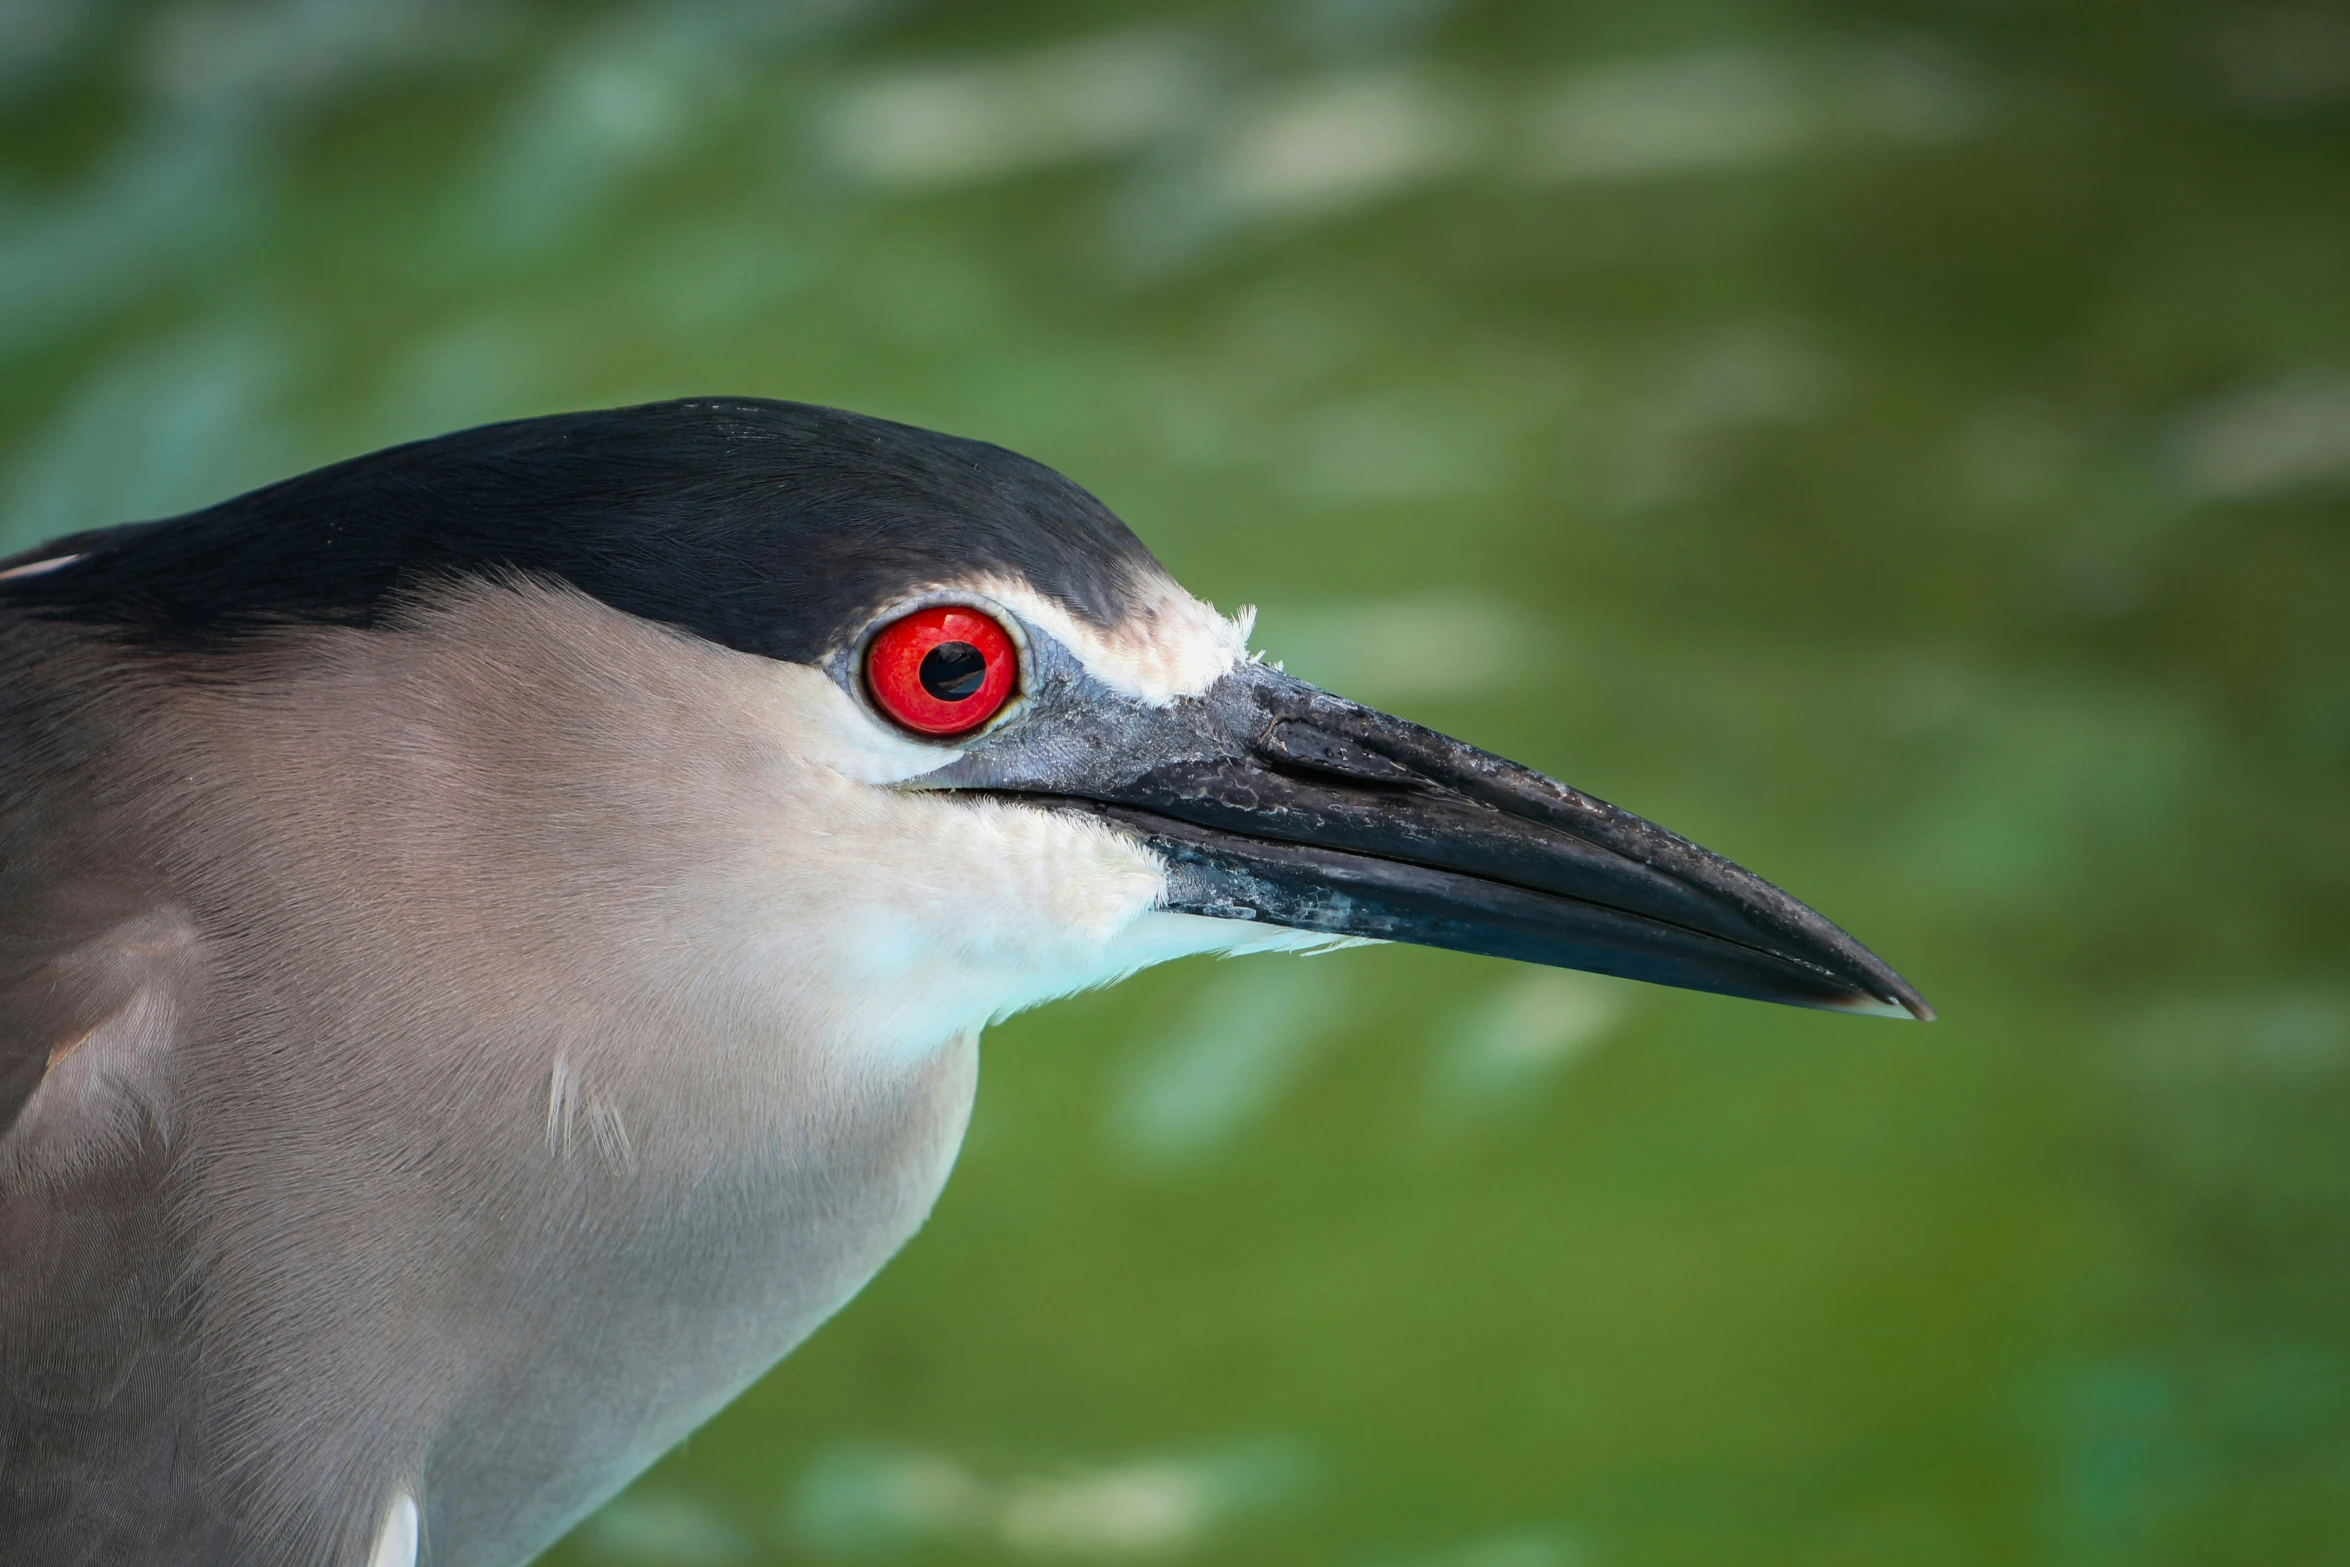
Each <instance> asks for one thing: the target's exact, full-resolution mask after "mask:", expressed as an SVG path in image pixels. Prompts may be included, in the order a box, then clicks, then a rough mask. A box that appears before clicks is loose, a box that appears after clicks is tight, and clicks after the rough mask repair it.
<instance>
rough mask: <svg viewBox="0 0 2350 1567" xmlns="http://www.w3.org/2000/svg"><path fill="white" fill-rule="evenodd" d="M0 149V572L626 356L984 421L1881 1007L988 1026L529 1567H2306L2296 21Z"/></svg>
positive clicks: (725, 84) (661, 383)
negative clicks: (902, 1133)
mask: <svg viewBox="0 0 2350 1567" xmlns="http://www.w3.org/2000/svg"><path fill="white" fill-rule="evenodd" d="M0 124H4V126H5V130H4V132H0V356H4V359H5V365H6V369H5V372H4V374H0V517H4V518H5V531H6V536H5V539H0V544H4V545H5V547H7V548H15V547H18V546H21V545H24V544H28V543H31V542H32V541H34V540H35V539H37V538H39V537H42V536H44V535H47V534H50V533H54V532H59V531H63V530H66V529H70V528H79V527H87V526H93V525H97V524H103V523H110V522H115V521H120V520H124V519H127V518H132V517H143V516H151V515H157V514H162V513H166V512H170V511H174V510H178V509H183V508H186V507H190V506H194V505H198V504H201V503H204V502H208V501H211V500H214V499H218V498H220V497H222V496H224V495H226V494H229V493H231V492H233V491H235V490H238V489H240V488H243V487H247V486H250V485H253V484H256V483H259V482H262V481H265V480H268V479H271V478H275V477H279V476H282V475H283V474H286V473H288V472H291V471H294V470H296V469H299V468H302V467H307V466H310V465H312V464H315V463H318V462H321V461H324V460H327V459H330V458H334V457H339V456H343V455H347V454H350V453H353V452H357V451H361V450H364V449H367V448H370V447H374V446H377V445H380V444H383V443H386V442H390V441H395V440H400V439H405V438H409V437H415V436H423V435H428V434H433V433H436V432H439V431H442V430H445V429H449V428H453V427H456V426H460V425H464V424H469V423H474V422H478V421H481V420H485V419H492V418H500V417H506V416H511V415H520V414H530V413H538V412H545V411H551V410H555V409H564V408H574V407H581V406H589V405H597V404H611V403H620V402H629V401H636V400H641V399H647V398H654V397H663V396H670V395H676V394H683V393H695V392H743V393H759V394H766V395H772V396H778V397H790V398H798V399H805V400H810V401H817V402H825V403H835V404H840V405H844V406H847V407H851V408H856V409H860V410H863V411H866V412H870V413H875V414H882V415H886V416H889V417H892V418H897V419H904V420H910V421H913V422H915V423H919V424H924V425H931V426H935V427H938V428H942V429H946V430H951V431H955V432H958V433H961V434H967V435H975V436H981V437H985V438H987V439H990V440H995V441H998V442H1001V443H1003V444H1005V445H1008V446H1012V447H1014V448H1017V449H1019V450H1021V451H1024V452H1027V453H1029V454H1031V455H1033V456H1036V457H1039V458H1041V459H1043V460H1045V461H1047V462H1050V463H1052V464H1054V465H1056V466H1058V467H1060V468H1062V469H1063V470H1065V471H1066V472H1068V473H1070V474H1071V475H1073V476H1075V477H1076V478H1077V479H1079V480H1080V481H1081V482H1083V483H1085V484H1086V485H1088V486H1089V487H1091V488H1092V489H1094V490H1095V491H1096V492H1097V493H1099V494H1100V495H1101V496H1103V497H1104V498H1105V499H1106V500H1107V501H1108V502H1109V503H1110V504H1111V505H1112V506H1113V507H1115V508H1116V509H1118V510H1119V511H1120V512H1121V513H1122V514H1123V515H1124V516H1125V517H1126V518H1127V519H1128V520H1129V521H1131V522H1132V523H1133V524H1134V526H1135V527H1136V528H1137V529H1138V530H1139V531H1140V532H1141V533H1142V534H1143V536H1144V537H1145V538H1146V539H1147V540H1148V541H1149V542H1150V543H1151V544H1152V545H1153V546H1154V547H1155V548H1156V549H1157V550H1158V551H1159V553H1160V554H1161V555H1162V557H1163V558H1164V559H1165V560H1166V561H1167V562H1168V563H1169V565H1170V566H1172V567H1173V568H1174V570H1175V571H1176V573H1177V574H1178V575H1179V576H1180V577H1182V578H1183V579H1184V581H1185V582H1187V583H1188V584H1190V585H1191V586H1192V587H1193V588H1194V589H1195V590H1197V591H1199V592H1201V593H1202V594H1204V595H1206V596H1208V597H1210V598H1213V599H1214V600H1216V601H1217V602H1219V603H1221V604H1224V605H1226V606H1227V607H1230V606H1233V605H1237V604H1240V603H1244V602H1256V603H1259V604H1261V605H1262V606H1263V615H1262V619H1261V621H1260V627H1259V635H1258V642H1259V645H1261V646H1262V647H1264V648H1266V649H1267V650H1268V651H1269V652H1270V653H1271V654H1273V655H1275V656H1281V657H1285V658H1286V659H1287V660H1288V662H1289V665H1290V667H1291V668H1292V669H1294V670H1297V671H1299V672H1300V673H1303V674H1305V675H1307V676H1308V677H1310V678H1315V679H1318V680H1321V681H1323V682H1324V683H1327V684H1330V685H1333V686H1335V687H1337V688H1338V689H1340V690H1342V691H1345V692H1347V693H1348V694H1351V695H1354V696H1357V697H1360V698H1362V699H1364V700H1367V701H1371V702H1375V703H1380V704H1384V705H1387V706H1390V707H1392V708H1395V709H1397V710H1400V711H1402V712H1404V713H1406V714H1408V715H1410V716H1411V717H1414V718H1417V719H1420V720H1423V721H1425V722H1428V723H1431V724H1434V725H1437V726H1439V727H1441V728H1444V729H1446V730H1449V731H1451V732H1454V733H1457V734H1461V735H1463V736H1465V737H1468V738H1470V739H1473V740H1475V741H1477V742H1479V743H1481V744H1484V745H1487V746H1489V747H1491V748H1494V749H1497V750H1500V751H1503V752H1506V753H1508V754H1510V755H1512V756H1515V757H1519V758H1522V759H1524V760H1526V761H1528V762H1531V763H1533V764H1535V765H1537V766H1540V767H1543V768H1545V769H1547V770H1549V771H1552V772H1555V773H1557V774H1559V775H1561V776H1562V777H1565V778H1566V779H1568V780H1570V781H1572V782H1574V783H1576V784H1578V785H1581V786H1583V787H1586V788H1588V789H1590V790H1592V791H1594V792H1596V793H1599V794H1601V795H1603V796H1605V797H1607V798H1610V799H1614V800H1616V801H1619V802H1620V803H1623V804H1625V805H1628V806H1630V807H1632V808H1633V809H1636V810H1638V811H1641V812H1643V813H1644V814H1647V815H1650V816H1653V817H1656V818H1658V819H1660V820H1662V821H1664V822H1665V823H1667V824H1668V825H1671V826H1673V827H1675V828H1677V829H1679V830H1681V831H1683V832H1685V833H1688V834H1690V835H1691V836H1694V837H1696V838H1697V839H1699V840H1700V841H1702V842H1704V843H1706V844H1709V845H1711V846H1713V847H1715V848H1718V849H1720V850H1722V851H1723V852H1725V853H1727V854H1729V855H1731V856H1732V857H1734V858H1736V859H1738V860H1740V861H1742V862H1744V863H1746V864H1748V865H1750V866H1753V867H1755V868H1756V869H1758V870H1760V871H1761V872H1762V873H1763V874H1765V875H1767V876H1770V877H1771V878H1773V879H1774V880H1777V881H1779V882H1781V883H1782V884H1783V885H1785V886H1787V887H1788V888H1790V889H1791V890H1792V891H1794V892H1795V893H1797V894H1798V895H1799V896H1802V897H1804V898H1806V899H1808V900H1810V901H1812V902H1814V903H1816V904H1817V905H1819V906H1820V907H1821V908H1823V909H1824V910H1826V911H1828V912H1829V913H1830V914H1831V915H1832V916H1833V917H1834V918H1836V919H1837V920H1838V921H1840V922H1841V923H1844V924H1846V925H1848V926H1849V927H1850V928H1851V929H1853V930H1854V931H1855V932H1856V933H1858V934H1859V935H1860V936H1861V937H1862V938H1863V939H1865V940H1867V941H1869V942H1870V943H1871V944H1872V945H1874V946H1875V947H1877V948H1878V950H1880V951H1881V952H1883V953H1884V954H1885V955H1886V956H1887V957H1888V958H1890V959H1891V960H1892V961H1893V962H1894V963H1895V964H1896V965H1897V966H1899V967H1901V968H1902V969H1903V970H1904V971H1905V972H1906V973H1907V974H1908V975H1909V976H1910V978H1912V979H1913V980H1914V981H1915V982H1917V984H1918V985H1919V986H1920V987H1921V988H1922V989H1923V990H1924V991H1925V993H1926V994H1927V995H1928V996H1929V997H1930V998H1931V999H1932V1000H1933V1001H1934V1002H1935V1003H1936V1004H1937V1005H1938V1006H1939V1007H1940V1008H1941V1009H1942V1012H1943V1021H1941V1022H1940V1023H1938V1024H1936V1025H1934V1026H1933V1027H1931V1028H1917V1027H1899V1026H1894V1025H1891V1024H1886V1023H1880V1022H1871V1021H1865V1020H1857V1019H1850V1018H1843V1017H1835V1016H1827V1015H1815V1014H1809V1013H1801V1012H1792V1011H1782V1010H1778V1009H1773V1008H1766V1007H1760V1006H1754V1005H1748V1004H1740V1003H1730V1002H1722V1001H1717V1000H1714V999H1711V998H1705V997H1698V996H1691V995H1684V994H1679V993H1667V992H1662V991H1654V990H1648V989H1644V988H1642V987H1638V986H1633V985H1628V984H1621V983H1616V982H1611V981H1601V980H1596V979H1590V978H1587V977H1585V976H1579V975H1561V974H1554V973H1549V972H1535V971H1528V970H1518V969H1512V968H1510V967H1508V966H1505V965H1502V964H1499V963H1494V962H1486V961H1477V960H1470V959H1465V958H1458V957H1454V956H1451V955H1448V954H1438V953H1429V952H1422V951H1413V950H1403V949H1369V950H1358V951H1351V952H1346V953H1341V954H1338V955H1334V956H1330V957H1326V958H1320V959H1314V960H1302V961H1301V960H1295V959H1289V960H1282V959H1254V960H1245V961H1238V962H1231V963H1224V964H1211V963H1196V964H1183V965H1177V966H1175V967H1173V968H1170V969H1167V970H1162V971H1159V972H1156V973H1153V974H1149V975H1146V976H1144V977H1142V978H1140V979H1138V980H1136V981H1134V982H1132V983H1130V984H1128V985H1126V986H1124V987H1123V988H1121V989H1119V990H1116V991H1113V992H1109V993H1106V994H1102V995H1097V996H1091V997H1086V998H1082V999H1079V1000H1076V1001H1072V1002H1067V1003H1063V1004H1060V1005H1058V1006H1055V1007H1052V1008H1049V1009H1046V1010H1045V1011H1043V1012H1040V1013H1037V1014H1034V1015H1031V1016H1028V1017H1025V1018H1021V1019H1019V1020H1017V1021H1015V1022H1013V1023H1012V1024H1010V1025H1008V1026H1006V1027H1003V1028H1001V1029H999V1030H998V1031H997V1032H996V1033H995V1034H994V1035H992V1036H991V1037H990V1039H989V1041H988V1046H987V1067H986V1072H985V1082H984V1087H983V1090H982V1092H981V1096H980V1102H979V1108H978V1113H977V1119H976V1121H975V1123H974V1125H973V1127H972V1130H971V1135H970V1141H969V1144H968V1147H967V1149H966V1151H965V1154H964V1157H963V1161H962V1167H961V1169H960V1171H959V1172H958V1174H957V1175H956V1178H955V1180H954V1182H953V1184H952V1185H951V1187H950V1188H949V1190H948V1192H947V1195H946V1197H945V1199H944V1200H943V1202H942V1203H941V1204H940V1206H939V1209H938V1212H937V1214H936V1216H935V1217H934V1219H933V1221H932V1223H931V1225H930V1227H929V1228H928V1229H927V1230H926V1231H925V1232H924V1233H923V1234H922V1235H921V1236H920V1238H918V1239H917V1240H916V1241H915V1243H914V1244H913V1245H912V1246H911V1247H910V1248H909V1249H908V1250H907V1252H906V1253H905V1254H904V1255H903V1256H902V1257H901V1258H900V1259H899V1260H898V1261H897V1262H895V1263H894V1264H892V1266H891V1267H890V1268H889V1269H888V1271H887V1272H885V1273H884V1274H883V1275H882V1276H881V1278H880V1279H879V1280H878V1281H877V1282H876V1283H875V1284H874V1285H873V1286H872V1287H871V1288H870V1289H869V1290H868V1291H867V1292H866V1294H865V1295H864V1296H863V1297H862V1298H861V1299H859V1300H858V1301H857V1302H856V1303H855V1304H854V1305H853V1306H851V1307H850V1308H849V1309H848V1310H847V1311H846V1312H844V1313H843V1314H842V1316H841V1317H840V1318H839V1320H837V1321H836V1322H834V1323H833V1324H832V1325H830V1326H828V1327H827V1328H825V1329H824V1330H823V1331H822V1332H821V1333H820V1334H819V1335H818V1336H817V1337H816V1338H815V1339H814V1340H813V1341H812V1342H811V1343H810V1344H809V1345H808V1346H807V1347H806V1348H805V1349H804V1350H803V1351H801V1352H800V1353H799V1354H798V1355H797V1356H796V1357H794V1358H793V1359H792V1360H790V1361H788V1362H786V1363H785V1364H784V1365H783V1366H782V1367H781V1368H780V1369H779V1370H777V1371H776V1372H775V1373H774V1374H773V1375H772V1376H770V1377H769V1378H768V1379H767V1380H766V1381H765V1382H763V1383H762V1384H760V1385H759V1386H758V1387H757V1388H756V1389H755V1390H753V1391H752V1392H751V1393H750V1394H749V1395H748V1396H747V1397H745V1398H744V1399H743V1400H742V1401H741V1403H740V1404H739V1405H737V1406H736V1407H735V1408H734V1409H732V1410H730V1411H729V1412H728V1413H726V1414H725V1415H724V1416H722V1417H721V1418H720V1419H718V1420H717V1421H716V1422H715V1423H714V1424H713V1425H711V1426H710V1427H709V1428H708V1429H706V1430H705V1431H704V1432H702V1433H701V1434H700V1435H698V1436H697V1437H695V1438H694V1439H693V1440H692V1441H691V1442H690V1443H689V1444H688V1445H687V1447H686V1448H685V1449H684V1450H682V1451H681V1452H679V1453H677V1454H675V1455H674V1456H672V1457H671V1458H670V1459H668V1460H667V1461H665V1462H664V1463H663V1464H662V1465H660V1466H659V1467H658V1468H657V1469H656V1470H655V1471H653V1472H652V1473H651V1474H650V1475H648V1476H647V1477H646V1478H645V1479H644V1480H643V1481H642V1482H641V1483H639V1484H638V1485H637V1486H636V1487H635V1488H633V1489H632V1490H631V1491H630V1492H628V1493H627V1494H626V1495H624V1496H623V1497H622V1498H620V1499H619V1500H618V1501H616V1502H615V1503H614V1504H613V1505H612V1506H611V1507H610V1508H608V1509H607V1510H606V1511H605V1512H604V1513H602V1514H601V1515H599V1516H598V1517H597V1518H595V1519H593V1520H591V1521H590V1522H589V1523H588V1524H587V1525H585V1526H584V1527H583V1528H582V1529H581V1530H580V1531H579V1532H578V1533H577V1534H576V1535H575V1536H574V1537H573V1538H572V1539H571V1540H569V1541H568V1542H566V1543H565V1544H564V1545H563V1546H561V1547H560V1548H559V1549H558V1550H557V1551H556V1552H555V1553H554V1554H553V1556H552V1557H551V1558H550V1560H551V1561H554V1562H560V1563H563V1564H566V1567H575V1564H576V1567H590V1564H628V1563H646V1564H651V1563H660V1564H672V1567H697V1564H733V1563H744V1564H749V1563H765V1562H789V1563H836V1562H837V1563H855V1562H908V1563H947V1562H984V1563H1002V1562H1015V1561H1017V1562H1031V1561H1033V1562H1039V1563H1049V1562H1071V1563H1083V1562H1094V1561H1101V1562H1118V1561H1156V1562H1170V1563H1195V1562H1196V1563H1276V1562H1277V1563H1284V1564H1296V1563H1306V1564H1316V1563H1329V1564H1333V1567H1603V1564H1626V1567H1633V1564H1638V1567H1668V1564H1684V1563H1687V1564H1695V1563H1719V1562H1737V1563H1818V1564H1832V1563H1855V1564H1858V1563H1886V1562H1899V1563H1906V1564H1922V1567H1937V1564H1962V1563H2002V1564H2006V1563H2050V1564H2064V1567H2075V1564H2078V1567H2106V1564H2123V1563H2130V1564H2136V1563H2180V1564H2186V1563H2196V1564H2204V1563H2246V1564H2253V1563H2258V1564H2262V1567H2277V1564H2286V1563H2303V1562H2337V1561H2350V1117H2346V1114H2345V1112H2346V1111H2350V983H2346V980H2350V976H2346V975H2345V972H2344V964H2345V956H2346V953H2350V941H2346V937H2350V896H2346V895H2350V809H2346V807H2350V787H2346V786H2350V656H2346V655H2350V636H2346V634H2345V630H2344V627H2345V625H2350V610H2346V609H2345V605H2344V600H2345V598H2350V538H2346V536H2345V528H2344V523H2345V520H2346V518H2350V9H2345V8H2343V7H2341V6H2331V7H2329V6H2324V5H2288V6H2278V7H2260V6H2241V5H2237V6H2231V5H2223V4H2214V3H2160V0H2136V3H2120V0H2032V3H2027V0H1941V3H1928V0H1917V3H1909V4H1897V3H1892V0H1883V3H1869V0H1812V3H1798V0H1787V3H1764V0H1646V3H1642V4H1637V5H1622V4H1617V5H1602V4H1589V3H1579V4H1566V3H1552V4H1536V3H1524V4H1515V5H1511V4H1502V3H1497V0H1484V3H1479V0H1280V3H1267V4H1255V5H1239V4H1191V5H1182V4H1164V5H1143V4H1117V3H1107V0H1103V3H1091V4H1080V3H1076V0H1066V3H1059V4H1051V3H1018V4H1013V3H1002V0H999V3H993V4H988V5H975V4H955V5H951V4H945V3H931V4H920V3H915V0H901V3H897V4H888V3H871V4H857V3H851V0H825V3H814V4H805V5H788V4H774V3H770V4H750V3H741V4H677V5H640V6H635V7H626V6H612V5H604V6H588V5H565V6H551V5H549V6H529V5H523V4H517V3H510V0H465V3H455V0H451V3H429V0H309V3H304V0H277V3H189V4H170V5H145V6H127V7H126V6H109V5H100V4H91V3H86V0H10V3H9V4H8V5H7V6H6V7H4V8H0Z"/></svg>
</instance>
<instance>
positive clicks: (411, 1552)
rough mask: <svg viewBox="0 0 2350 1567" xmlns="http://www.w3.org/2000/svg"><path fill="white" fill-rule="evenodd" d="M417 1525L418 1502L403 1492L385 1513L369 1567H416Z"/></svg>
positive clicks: (368, 1559) (370, 1553)
mask: <svg viewBox="0 0 2350 1567" xmlns="http://www.w3.org/2000/svg"><path fill="white" fill-rule="evenodd" d="M416 1525H417V1520H416V1498H415V1497H413V1496H410V1495H409V1494H408V1493H407V1492H406V1491H402V1492H400V1493H399V1494H398V1495H396V1496H394V1497H393V1498H392V1505H391V1506H389V1507H387V1508H385V1509H384V1521H383V1526H382V1527H381V1528H380V1529H378V1530H377V1531H376V1535H375V1549H374V1550H372V1551H370V1552H369V1553H368V1556H367V1567H416V1546H417V1526H416Z"/></svg>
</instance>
